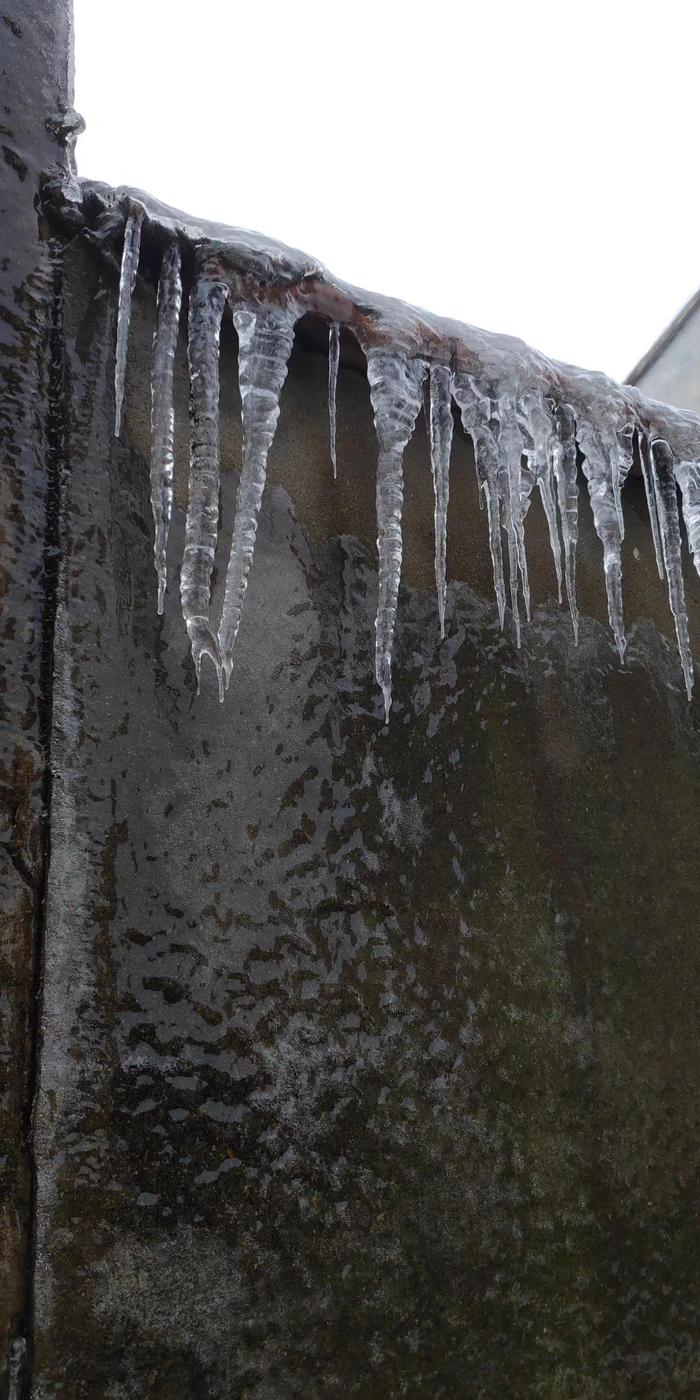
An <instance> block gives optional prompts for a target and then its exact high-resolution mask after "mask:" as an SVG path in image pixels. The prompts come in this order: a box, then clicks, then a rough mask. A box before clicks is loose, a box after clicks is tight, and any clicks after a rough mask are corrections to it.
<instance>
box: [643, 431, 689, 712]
mask: <svg viewBox="0 0 700 1400" xmlns="http://www.w3.org/2000/svg"><path fill="white" fill-rule="evenodd" d="M651 458H652V470H653V473H654V486H655V489H656V504H657V510H658V513H659V528H660V531H661V545H662V549H663V555H664V564H665V566H666V577H667V579H668V600H669V603H670V605H671V612H672V613H673V620H674V622H675V624H676V637H677V639H678V654H679V656H680V659H681V666H682V667H683V675H684V677H685V688H686V691H687V693H688V699H689V700H690V697H691V694H692V691H693V658H692V654H691V651H690V639H689V637H688V615H687V613H686V609H685V590H684V588H683V573H682V570H681V534H680V526H679V521H678V496H677V489H676V478H675V476H674V474H673V456H672V453H671V449H670V447H669V445H668V443H667V442H664V440H663V438H657V440H656V442H653V443H652V444H651Z"/></svg>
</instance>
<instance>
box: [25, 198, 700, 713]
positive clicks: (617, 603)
mask: <svg viewBox="0 0 700 1400" xmlns="http://www.w3.org/2000/svg"><path fill="white" fill-rule="evenodd" d="M45 198H46V202H47V205H48V206H50V207H52V208H53V210H54V212H56V213H58V215H59V217H60V219H61V221H62V222H63V223H64V225H67V226H68V227H69V228H70V229H73V230H75V231H81V230H82V231H84V232H85V233H86V234H87V235H88V236H90V237H91V238H92V239H93V240H94V241H95V242H96V243H97V244H98V245H99V246H100V247H102V248H103V250H105V251H106V252H107V253H110V252H111V251H112V250H113V251H114V254H115V255H116V256H117V257H118V258H119V262H120V277H119V315H118V325H117V346H116V365H115V403H116V421H115V431H116V432H117V434H118V433H119V432H120V429H121V423H122V416H123V407H124V387H125V372H126V363H127V345H128V336H129V321H130V312H131V300H132V294H133V289H134V285H135V281H136V276H137V272H138V265H139V254H140V247H141V240H142V237H144V236H145V237H148V238H150V239H152V240H153V241H154V242H155V243H156V244H157V245H158V248H159V251H160V253H161V266H160V277H159V284H158V306H157V317H156V330H155V335H154V342H153V358H152V374H151V390H152V416H151V429H152V432H151V441H152V451H151V499H152V507H153V517H154V524H155V546H154V549H155V566H156V571H157V576H158V608H159V611H162V607H163V598H164V593H165V587H166V561H167V547H168V530H169V522H170V515H171V510H172V499H173V434H174V411H173V363H174V356H175V349H176V345H177V338H178V326H179V319H180V312H181V305H182V292H183V282H185V283H186V284H188V285H189V310H188V358H189V367H190V410H191V452H190V473H189V504H188V510H187V521H186V538H185V548H184V555H183V559H182V567H181V575H180V593H181V601H182V611H183V616H184V619H185V623H186V626H187V631H188V635H189V639H190V645H191V649H192V656H193V660H194V665H195V669H196V673H197V679H198V681H199V676H200V673H201V665H202V659H203V657H204V656H208V657H209V658H210V660H211V661H212V663H213V664H214V666H215V668H216V672H217V676H218V681H219V693H220V697H221V698H222V699H223V694H224V690H225V687H226V686H227V685H228V681H229V678H230V675H231V670H232V665H233V649H234V645H235V641H236V635H237V632H238V627H239V623H240V618H241V611H242V607H243V601H244V596H245V592H246V587H247V580H248V573H249V570H250V566H251V562H252V558H253V551H254V548H255V537H256V530H257V521H258V513H259V510H260V503H261V499H262V494H263V489H264V485H265V476H266V469H267V457H268V452H269V449H270V446H271V443H272V440H273V437H274V434H275V428H276V425H277V419H278V416H279V400H280V393H281V389H282V385H283V384H284V380H285V378H286V373H287V364H288V360H289V356H290V353H291V349H292V344H293V339H294V327H295V324H296V322H297V321H298V320H299V318H300V317H301V316H303V315H305V314H307V313H310V312H311V313H315V314H316V315H319V316H321V317H324V318H325V319H326V320H327V321H328V323H329V411H330V457H331V461H332V465H333V471H334V473H335V470H336V449H335V401H336V380H337V374H338V362H339V344H340V328H341V327H345V328H346V329H347V330H349V331H351V332H352V333H353V335H354V336H355V337H356V339H357V341H358V342H359V344H360V346H361V347H362V350H363V351H364V353H365V356H366V360H367V375H368V379H369V386H370V394H371V400H372V407H373V411H374V421H375V426H376V431H377V438H378V443H379V457H378V466H377V481H376V514H377V548H378V557H379V596H378V606H377V617H376V643H375V671H376V677H377V681H378V684H379V685H380V686H381V689H382V692H383V696H384V705H385V713H386V716H387V718H388V715H389V709H390V706H391V658H392V644H393V635H394V625H395V619H396V609H397V602H398V590H399V581H400V574H401V558H402V535H401V515H402V507H403V467H402V460H403V453H404V449H405V447H406V444H407V443H408V441H409V439H410V437H411V434H412V432H413V429H414V427H415V423H416V420H417V418H418V414H419V413H420V411H421V409H423V410H424V412H425V415H426V421H427V425H428V428H429V439H430V453H431V462H432V473H433V484H434V495H435V576H436V585H437V598H438V610H439V617H440V626H441V632H442V634H443V635H444V629H445V596H446V570H445V565H446V544H447V508H448V501H449V463H450V449H451V442H452V430H453V417H452V401H453V399H454V400H455V402H456V403H457V405H458V407H459V410H460V412H461V417H462V423H463V426H464V428H465V430H466V432H467V433H468V434H469V435H470V437H471V438H472V441H473V444H474V453H475V461H476V470H477V476H478V482H479V487H480V491H481V493H482V497H483V500H484V502H485V505H486V516H487V521H488V530H489V545H490V550H491V559H492V564H493V576H494V586H495V591H496V598H497V602H498V611H499V617H500V621H501V625H502V626H503V623H504V619H505V611H506V578H507V580H508V599H509V603H510V609H511V613H512V618H513V626H514V630H515V637H516V642H517V644H518V645H519V644H520V628H521V623H520V609H521V601H522V604H523V605H524V609H525V614H526V616H527V617H528V619H529V616H530V591H529V584H528V566H527V554H526V547H525V534H524V525H525V517H526V515H527V511H528V508H529V504H530V499H531V496H532V493H533V491H534V489H535V488H537V490H538V491H539V493H540V496H541V499H542V504H543V507H544V511H545V515H546V518H547V523H548V528H549V538H550V545H551V549H552V554H553V558H554V565H555V569H556V575H557V580H558V584H559V597H560V600H561V592H562V586H563V587H564V588H565V590H566V594H567V599H568V604H569V609H570V612H571V619H572V625H573V629H574V634H575V636H577V633H578V613H577V605H576V543H577V535H578V484H577V467H578V461H579V456H580V458H581V460H582V467H583V472H584V475H585V478H586V481H587V484H588V492H589V497H590V503H591V509H592V512H593V519H594V524H595V529H596V532H597V534H598V536H599V538H600V541H601V544H602V549H603V566H604V572H605V586H606V592H607V601H608V615H609V619H610V625H611V628H612V631H613V635H614V638H615V643H616V646H617V649H618V652H619V654H620V658H621V660H622V659H623V658H624V651H625V632H624V622H623V605H622V562H621V545H622V540H623V537H624V516H623V510H622V489H623V486H624V483H625V480H626V478H627V476H628V474H629V472H630V470H631V468H632V466H633V463H634V462H635V461H638V464H639V468H640V470H641V473H642V476H643V479H644V485H645V490H646V498H647V504H648V509H649V518H650V523H651V529H652V533H653V539H654V546H655V551H656V560H657V565H658V571H659V576H660V577H661V578H663V577H664V575H665V577H666V580H667V587H668V596H669V603H670V607H671V611H672V613H673V618H674V624H675V630H676V637H677V642H678V651H679V655H680V661H681V666H682V670H683V675H684V679H685V686H686V690H687V693H688V697H689V698H690V695H691V691H692V685H693V661H692V656H691V651H690V642H689V636H688V623H687V616H686V607H685V598H684V589H683V578H682V569H681V527H680V521H681V514H682V517H683V520H684V523H685V527H686V531H687V536H688V544H689V548H690V550H691V552H692V555H693V559H694V563H695V567H696V569H697V570H698V572H700V419H699V418H698V417H696V415H694V414H692V413H688V412H681V411H679V410H676V409H673V408H670V407H668V406H667V405H663V404H658V403H655V402H653V401H651V400H649V399H647V398H645V397H644V396H643V395H642V394H640V393H639V392H638V391H637V390H636V389H634V388H632V387H630V386H628V385H626V386H621V385H619V384H616V383H615V382H614V381H613V380H611V379H609V378H607V376H605V375H603V374H599V373H593V372H588V371H584V370H580V369H577V368H574V367H573V366H570V365H563V364H559V363H557V362H556V361H553V360H549V359H547V358H546V357H545V356H543V355H541V354H539V353H538V352H537V351H534V350H531V349H530V348H529V347H528V346H527V345H525V344H524V343H523V342H522V341H519V340H517V339H515V338H513V337H510V336H502V335H494V334H490V333H489V332H487V331H482V330H479V329H477V328H475V327H472V326H467V325H464V324H462V323H461V322H458V321H451V320H446V319H443V318H441V317H437V316H432V315H430V314H429V313H427V312H424V311H422V310H418V309H417V308H415V307H412V306H409V305H407V304H406V303H404V302H401V301H396V300H394V299H390V298H384V297H380V296H377V295H373V294H369V293H366V292H364V291H362V290H360V289H358V288H355V287H352V286H350V285H348V284H347V283H344V282H341V281H338V280H337V279H335V278H334V277H332V276H331V275H330V274H329V273H328V272H327V270H326V269H325V268H324V267H323V266H322V265H321V264H320V263H318V262H316V261H315V260H313V259H311V258H309V257H307V256H306V255H305V254H303V253H300V252H298V251H296V250H295V249H291V248H287V247H286V246H285V245H283V244H281V243H277V242H274V241H272V240H269V239H266V238H264V237H263V236H262V235H259V234H256V233H252V232H249V231H246V230H242V229H235V228H228V227H226V226H223V225H219V224H214V223H208V222H202V221H196V220H193V219H190V218H189V217H188V216H187V215H185V214H182V213H180V212H179V211H178V210H174V209H171V208H169V207H167V206H166V205H163V204H160V203H159V202H158V201H156V200H154V199H152V198H151V197H150V196H149V195H146V194H144V193H143V192H142V191H138V190H130V189H126V188H121V189H117V190H113V189H111V188H110V187H108V186H105V185H101V184H96V183H94V182H86V181H83V182H81V185H80V190H79V192H77V193H76V188H75V186H74V185H73V186H71V187H70V188H68V189H67V188H66V186H65V185H63V186H61V185H59V184H58V183H56V184H53V185H47V187H46V189H45ZM115 260H116V258H115ZM227 305H229V306H230V308H231V313H232V317H233V322H234V325H235V328H236V331H237V334H238V345H239V352H238V353H239V382H240V390H241V401H242V419H243V462H242V470H241V478H240V484H239V488H238V496H237V502H236V512H235V519H234V522H233V538H232V544H231V552H230V557H229V563H228V570H227V576H226V588H225V596H224V602H223V608H222V612H221V617H220V619H219V622H218V627H217V626H216V625H215V623H214V622H213V620H212V618H211V575H212V569H213V563H214V554H215V549H216V542H217V535H218V515H219V337H220V330H221V322H222V318H223V315H224V311H225V309H226V306H227ZM678 487H680V492H681V511H680V513H679V502H678V489H677V488H678ZM504 543H505V550H504Z"/></svg>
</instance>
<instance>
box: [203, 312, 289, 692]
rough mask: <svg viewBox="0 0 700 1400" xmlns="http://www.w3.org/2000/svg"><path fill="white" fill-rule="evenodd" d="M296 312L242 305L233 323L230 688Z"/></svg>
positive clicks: (222, 641)
mask: <svg viewBox="0 0 700 1400" xmlns="http://www.w3.org/2000/svg"><path fill="white" fill-rule="evenodd" d="M295 321H296V313H295V311H294V310H293V309H291V308H287V307H278V306H273V307H257V306H249V305H247V304H244V303H239V304H238V305H236V306H235V307H234V312H233V322H234V325H235V327H236V330H237V332H238V379H239V384H240V389H241V417H242V421H243V465H242V469H241V479H240V482H239V486H238V495H237V497H236V516H235V520H234V524H233V539H232V541H231V553H230V555H229V562H228V570H227V573H226V593H225V597H224V606H223V612H222V614H221V623H220V626H219V648H220V651H221V661H222V666H223V671H224V677H225V680H226V686H227V687H228V683H229V679H230V676H231V670H232V667H233V647H234V643H235V641H236V636H237V634H238V628H239V626H240V621H241V612H242V610H243V599H244V597H245V592H246V588H247V586H248V573H249V571H250V566H251V563H252V561H253V551H254V549H255V536H256V534H257V529H258V514H259V512H260V503H261V501H262V495H263V489H264V486H265V477H266V475H267V456H268V452H269V450H270V447H271V445H272V439H273V438H274V436H275V429H276V427H277V419H278V417H279V411H280V393H281V391H282V385H283V384H284V381H285V379H286V377H287V364H288V361H289V356H290V355H291V353H292V345H293V343H294V324H295Z"/></svg>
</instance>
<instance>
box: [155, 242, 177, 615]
mask: <svg viewBox="0 0 700 1400" xmlns="http://www.w3.org/2000/svg"><path fill="white" fill-rule="evenodd" d="M181 304H182V280H181V275H180V249H179V247H178V245H177V243H171V244H170V247H169V248H167V249H166V251H165V253H164V254H163V261H162V263H161V268H160V278H159V281H158V304H157V312H156V328H155V332H154V336H153V360H152V364H151V507H152V510H153V523H154V525H155V543H154V546H153V553H154V558H155V566H156V573H157V575H158V612H159V613H162V611H163V601H164V598H165V587H166V560H167V553H168V531H169V529H170V516H171V513H172V506H173V435H174V429H175V414H174V411H173V366H174V362H175V351H176V349H177V338H178V330H179V326H180V306H181Z"/></svg>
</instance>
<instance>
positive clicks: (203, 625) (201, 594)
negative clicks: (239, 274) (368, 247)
mask: <svg viewBox="0 0 700 1400" xmlns="http://www.w3.org/2000/svg"><path fill="white" fill-rule="evenodd" d="M226 297H227V289H226V284H225V283H224V282H223V281H221V279H220V278H218V277H217V276H216V273H215V272H211V273H210V272H208V271H207V270H206V269H205V270H204V271H201V272H200V273H199V275H198V276H197V278H196V280H195V283H194V286H193V288H192V291H191V293H190V310H189V339H188V357H189V366H190V418H191V430H192V437H191V444H190V480H189V502H188V506H187V520H186V524H185V552H184V555H183V559H182V570H181V573H180V598H181V601H182V612H183V616H184V619H185V622H186V624H187V633H188V636H189V639H190V646H191V648H192V659H193V661H194V668H195V672H196V676H197V686H199V679H200V674H201V669H202V657H203V656H208V657H209V658H210V660H211V661H212V662H213V664H214V666H215V668H216V672H217V675H218V678H219V692H220V694H222V693H223V692H222V680H223V678H222V671H221V657H220V653H219V643H218V641H217V638H216V635H215V633H214V631H213V628H212V626H211V623H210V621H209V605H210V588H211V573H212V569H213V567H214V554H215V551H216V537H217V532H218V524H219V338H220V335H221V318H222V316H223V313H224V306H225V305H226Z"/></svg>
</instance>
